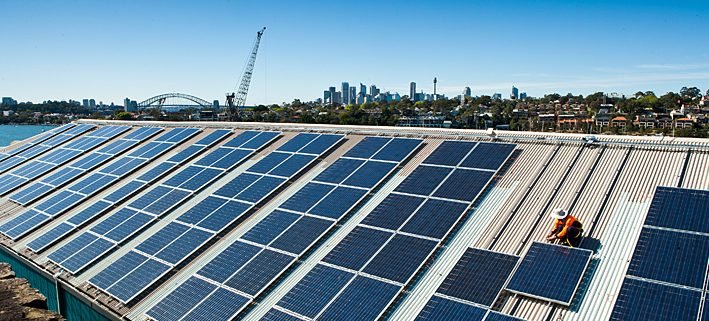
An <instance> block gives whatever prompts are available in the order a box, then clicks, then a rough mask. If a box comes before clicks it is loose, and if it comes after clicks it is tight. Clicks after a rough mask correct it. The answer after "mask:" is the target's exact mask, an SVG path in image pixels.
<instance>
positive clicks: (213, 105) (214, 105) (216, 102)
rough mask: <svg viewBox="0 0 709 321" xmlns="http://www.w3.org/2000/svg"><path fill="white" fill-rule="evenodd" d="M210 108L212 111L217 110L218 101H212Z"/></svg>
mask: <svg viewBox="0 0 709 321" xmlns="http://www.w3.org/2000/svg"><path fill="white" fill-rule="evenodd" d="M212 108H213V109H214V110H219V100H216V99H215V100H214V101H212Z"/></svg>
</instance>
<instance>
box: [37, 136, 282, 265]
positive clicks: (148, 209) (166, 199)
mask: <svg viewBox="0 0 709 321" xmlns="http://www.w3.org/2000/svg"><path fill="white" fill-rule="evenodd" d="M242 135H245V136H248V137H252V138H253V137H257V136H261V135H264V136H266V137H270V139H273V138H275V137H276V136H277V133H273V132H263V133H258V132H245V133H242V134H241V135H239V136H237V137H235V138H233V139H232V140H243V137H241V136H242ZM224 148H226V149H231V150H239V149H236V148H232V147H220V148H219V149H217V150H215V151H212V152H211V153H209V154H207V155H205V156H204V157H203V158H207V157H209V156H210V155H211V154H213V153H221V152H220V150H221V149H224ZM251 153H253V150H251V151H250V152H249V154H246V155H244V157H246V156H249V155H250V154H251ZM242 155H243V154H242ZM243 159H244V158H242V159H241V160H235V161H237V163H235V164H233V166H236V165H238V164H239V161H242V160H243ZM190 171H191V168H190V167H187V168H183V169H182V170H180V171H178V172H177V173H176V174H175V175H174V176H181V175H182V173H185V172H190ZM215 172H216V174H217V175H221V174H223V172H224V170H221V171H217V170H213V172H210V173H209V174H208V175H209V176H207V177H209V179H198V180H200V181H202V182H203V185H196V186H194V189H192V190H187V189H176V188H173V187H170V186H168V185H165V183H163V184H160V185H157V186H154V187H153V188H151V189H149V190H148V191H147V192H146V193H145V194H143V196H141V197H139V198H137V199H135V200H133V201H132V202H131V203H130V204H128V205H126V207H124V208H121V209H120V210H119V211H117V212H115V213H113V214H112V215H110V216H108V217H107V218H105V219H104V220H103V221H101V222H99V223H98V224H97V225H95V226H94V227H92V228H91V229H90V230H89V231H87V232H84V234H93V235H95V236H102V237H105V238H108V239H109V240H111V242H105V240H103V239H99V238H97V239H91V238H88V237H87V238H80V237H79V238H75V239H73V240H71V241H70V242H68V243H67V244H65V245H64V246H63V247H62V248H60V249H58V250H56V251H54V252H53V253H51V254H49V256H48V258H49V259H50V260H52V261H53V262H55V263H57V264H59V265H60V266H62V267H63V268H65V269H66V270H68V271H69V272H71V273H74V274H75V273H78V272H79V271H81V270H82V269H84V268H85V267H86V266H88V265H89V264H91V263H92V262H94V261H95V260H97V259H98V257H96V256H95V255H92V254H94V253H100V254H105V253H107V252H109V251H110V250H112V249H113V248H115V246H117V245H118V244H120V243H121V242H123V241H125V240H126V239H127V238H129V237H130V236H132V235H134V234H136V233H138V232H139V231H141V230H142V228H143V227H145V226H147V225H148V224H150V223H151V222H153V221H154V220H155V219H157V218H158V217H160V216H162V215H164V214H165V213H167V212H169V211H170V210H171V209H172V208H174V207H176V206H178V205H179V204H181V203H182V202H184V201H186V200H187V198H188V197H189V196H190V195H192V194H193V193H194V192H195V191H197V190H198V189H201V188H202V187H204V185H206V184H207V183H208V182H209V181H211V180H212V179H215V178H216V177H217V175H214V174H215ZM205 176H206V175H205ZM138 179H140V177H139V178H138ZM169 181H170V180H168V182H169ZM121 190H123V191H125V192H130V190H125V189H119V191H121ZM114 194H115V192H114ZM111 195H113V194H111ZM111 195H109V198H110V197H111ZM62 249H68V250H65V251H64V250H62Z"/></svg>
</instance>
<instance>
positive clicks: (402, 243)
mask: <svg viewBox="0 0 709 321" xmlns="http://www.w3.org/2000/svg"><path fill="white" fill-rule="evenodd" d="M436 245H437V242H435V241H431V240H426V239H421V238H416V237H412V236H408V235H400V234H397V235H394V237H393V238H392V239H391V240H390V241H389V243H387V244H386V245H385V246H384V247H383V248H382V250H381V251H380V252H379V253H377V255H376V256H375V257H374V258H373V259H372V261H371V262H369V263H368V264H367V266H366V267H365V268H364V270H363V271H364V272H366V273H369V274H372V275H376V276H379V277H382V278H386V279H389V280H393V281H397V282H401V283H405V282H407V281H408V280H409V278H411V276H413V274H414V272H416V270H418V268H419V267H420V266H421V264H423V262H424V261H425V260H426V258H428V256H429V255H430V254H431V251H433V249H434V248H435V247H436Z"/></svg>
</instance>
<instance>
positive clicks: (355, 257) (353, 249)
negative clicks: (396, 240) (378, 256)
mask: <svg viewBox="0 0 709 321" xmlns="http://www.w3.org/2000/svg"><path fill="white" fill-rule="evenodd" d="M391 235H392V233H389V232H384V231H379V230H373V229H370V228H366V227H356V228H355V229H354V230H352V232H350V233H349V234H347V236H345V239H344V240H342V241H341V242H340V243H338V244H337V246H335V248H334V249H332V251H330V253H328V254H327V256H325V258H324V259H323V261H324V262H327V263H331V264H336V265H339V266H342V267H346V268H349V269H352V270H359V269H361V268H362V267H363V266H364V264H365V263H367V261H369V259H370V258H372V256H374V253H377V251H378V250H379V248H380V247H381V246H382V245H384V243H385V242H386V241H387V240H388V239H389V237H390V236H391Z"/></svg>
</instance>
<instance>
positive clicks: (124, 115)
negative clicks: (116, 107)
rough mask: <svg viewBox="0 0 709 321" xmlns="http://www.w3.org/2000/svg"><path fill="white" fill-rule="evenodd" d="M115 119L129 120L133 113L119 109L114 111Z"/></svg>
mask: <svg viewBox="0 0 709 321" xmlns="http://www.w3.org/2000/svg"><path fill="white" fill-rule="evenodd" d="M116 119H118V120H131V119H133V114H131V113H129V112H126V111H119V112H117V113H116Z"/></svg>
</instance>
